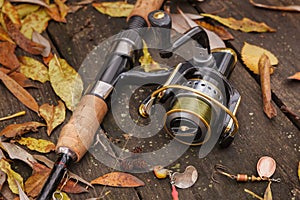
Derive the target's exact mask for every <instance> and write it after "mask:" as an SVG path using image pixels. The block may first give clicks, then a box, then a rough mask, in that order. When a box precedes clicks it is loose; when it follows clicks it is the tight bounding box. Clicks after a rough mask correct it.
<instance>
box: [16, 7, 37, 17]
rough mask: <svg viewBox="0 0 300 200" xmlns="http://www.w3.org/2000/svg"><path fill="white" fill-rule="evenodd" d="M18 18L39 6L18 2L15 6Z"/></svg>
mask: <svg viewBox="0 0 300 200" xmlns="http://www.w3.org/2000/svg"><path fill="white" fill-rule="evenodd" d="M15 8H16V10H17V12H18V14H19V17H20V19H23V18H24V17H25V16H27V15H28V14H30V13H33V12H35V11H37V10H38V9H39V8H40V6H39V5H34V4H27V3H26V4H24V3H23V4H19V5H16V6H15Z"/></svg>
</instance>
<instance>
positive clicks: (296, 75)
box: [288, 72, 300, 80]
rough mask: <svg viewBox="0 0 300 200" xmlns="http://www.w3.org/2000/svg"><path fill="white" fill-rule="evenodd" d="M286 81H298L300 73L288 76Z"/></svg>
mask: <svg viewBox="0 0 300 200" xmlns="http://www.w3.org/2000/svg"><path fill="white" fill-rule="evenodd" d="M288 79H294V80H300V72H297V73H295V74H294V75H292V76H289V77H288Z"/></svg>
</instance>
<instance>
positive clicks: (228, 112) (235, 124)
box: [151, 85, 239, 137]
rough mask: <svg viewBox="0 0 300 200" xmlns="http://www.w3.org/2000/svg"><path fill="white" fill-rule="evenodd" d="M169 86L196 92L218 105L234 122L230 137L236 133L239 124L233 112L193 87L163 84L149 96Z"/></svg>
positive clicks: (153, 95) (152, 96)
mask: <svg viewBox="0 0 300 200" xmlns="http://www.w3.org/2000/svg"><path fill="white" fill-rule="evenodd" d="M170 88H174V89H182V90H187V91H190V92H193V93H195V94H198V95H199V96H201V97H203V98H204V99H206V100H208V101H211V102H213V103H214V104H216V105H217V106H219V107H220V108H221V109H222V110H224V111H225V112H226V113H227V114H228V115H229V116H230V117H231V119H232V120H233V124H234V129H233V131H232V133H231V134H230V135H231V136H232V137H234V136H235V134H236V133H237V131H238V129H239V125H238V121H237V119H236V117H235V116H234V114H233V113H232V112H231V111H230V110H229V109H228V108H226V107H225V106H224V105H223V104H221V103H220V102H219V101H217V100H216V99H214V98H212V97H210V96H208V95H206V94H204V93H202V92H200V91H198V90H195V89H193V88H190V87H187V86H183V85H165V86H163V87H161V88H159V89H157V90H155V91H154V92H153V93H152V94H151V98H155V96H156V95H157V94H159V93H160V92H162V91H164V90H167V89H170Z"/></svg>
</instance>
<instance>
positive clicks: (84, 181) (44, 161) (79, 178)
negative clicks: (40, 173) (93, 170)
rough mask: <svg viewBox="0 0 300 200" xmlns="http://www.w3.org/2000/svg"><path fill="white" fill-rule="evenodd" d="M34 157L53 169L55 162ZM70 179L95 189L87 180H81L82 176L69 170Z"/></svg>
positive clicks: (41, 157) (42, 157)
mask: <svg viewBox="0 0 300 200" xmlns="http://www.w3.org/2000/svg"><path fill="white" fill-rule="evenodd" d="M33 157H34V158H35V159H37V160H38V161H40V162H42V163H44V164H45V165H46V166H47V167H49V168H53V166H54V162H53V161H52V160H49V159H48V158H47V157H46V156H43V155H33ZM68 175H69V176H68V177H69V178H70V179H74V180H76V182H77V183H78V181H79V182H81V183H83V184H85V185H87V186H89V187H91V188H94V187H93V186H92V185H91V184H90V183H89V182H87V181H86V180H84V179H83V178H81V177H80V176H78V175H77V174H74V173H73V172H71V171H70V170H68Z"/></svg>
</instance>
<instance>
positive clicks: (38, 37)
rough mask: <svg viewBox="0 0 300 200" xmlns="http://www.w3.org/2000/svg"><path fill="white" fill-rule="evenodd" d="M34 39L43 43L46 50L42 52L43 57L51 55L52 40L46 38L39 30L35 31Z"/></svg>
mask: <svg viewBox="0 0 300 200" xmlns="http://www.w3.org/2000/svg"><path fill="white" fill-rule="evenodd" d="M32 41H34V42H36V43H38V44H41V45H43V46H44V47H45V49H44V51H43V52H42V53H41V55H42V56H43V57H48V56H49V55H50V53H51V45H50V42H49V41H48V40H47V39H46V38H44V37H43V36H42V35H41V34H40V33H39V32H37V31H33V33H32Z"/></svg>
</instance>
